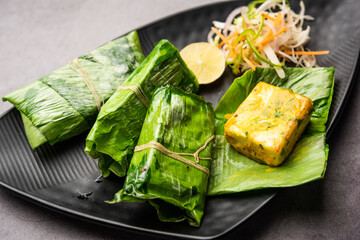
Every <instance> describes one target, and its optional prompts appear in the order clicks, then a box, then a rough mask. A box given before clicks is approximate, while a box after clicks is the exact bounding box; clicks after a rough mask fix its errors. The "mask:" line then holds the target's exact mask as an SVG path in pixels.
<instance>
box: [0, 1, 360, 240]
mask: <svg viewBox="0 0 360 240" xmlns="http://www.w3.org/2000/svg"><path fill="white" fill-rule="evenodd" d="M235 2H236V1H232V0H229V1H222V2H213V3H207V4H204V5H200V6H196V7H193V8H189V9H184V10H181V11H179V12H175V13H172V14H169V15H166V16H164V17H161V18H159V19H156V20H154V21H151V22H149V23H146V24H143V25H140V26H138V27H135V28H134V29H133V30H137V31H138V32H139V31H142V30H144V29H145V28H147V27H149V26H152V25H154V24H157V23H159V22H162V21H164V20H167V19H169V18H173V17H176V16H180V15H182V14H186V13H190V12H193V11H198V10H200V9H204V8H209V7H214V6H217V5H225V4H230V3H235ZM133 30H131V31H133ZM131 31H128V32H126V33H124V34H121V35H120V36H119V37H121V36H123V35H126V34H127V33H129V32H131ZM119 37H116V38H114V39H117V38H119ZM114 39H113V40H114ZM113 40H110V41H113ZM110 41H108V42H110ZM104 44H106V43H104ZM104 44H102V45H104ZM102 45H101V46H102ZM357 50H358V51H357V54H356V56H355V58H356V60H355V61H354V62H353V65H352V71H351V76H350V77H349V79H350V81H349V82H348V83H347V85H346V87H345V91H344V94H343V95H342V96H341V100H340V104H339V106H338V108H337V109H336V110H335V112H334V115H333V119H332V120H331V122H330V123H329V124H328V125H327V128H326V141H328V140H329V138H330V137H331V135H332V133H333V132H334V130H335V129H336V126H337V124H338V123H339V120H340V118H341V116H342V114H343V112H344V108H345V106H346V104H347V102H348V100H349V98H350V95H351V91H352V89H353V86H354V84H355V81H356V79H357V78H358V75H359V73H360V70H359V68H360V46H358V47H357ZM335 71H336V69H335ZM335 81H336V79H335ZM14 109H15V107H14V106H13V107H11V108H9V109H7V110H5V112H3V113H2V114H0V119H2V118H4V117H5V116H6V115H8V114H9V113H10V112H11V111H13V110H14ZM0 186H1V187H2V188H3V189H5V190H6V191H8V192H9V193H12V194H14V195H16V196H18V197H20V198H22V199H24V200H27V201H29V202H31V203H34V204H36V205H38V206H40V207H44V208H46V209H50V210H52V211H54V212H59V213H61V214H64V215H67V216H70V217H74V218H77V219H80V220H83V221H86V222H91V223H95V224H100V225H103V226H106V227H111V228H115V229H121V230H125V231H132V232H135V233H139V231H141V233H142V234H147V235H152V236H153V235H154V234H156V235H161V236H167V237H177V238H191V239H215V238H218V237H220V236H223V235H225V234H227V233H229V232H231V231H233V230H234V229H235V228H237V227H238V226H239V225H241V224H243V223H244V222H245V221H247V220H248V219H249V218H250V217H252V216H253V215H254V214H255V213H256V212H258V211H259V210H260V209H261V208H263V207H264V206H265V205H266V204H268V203H269V202H270V201H271V200H272V199H273V198H274V197H275V196H276V195H277V193H278V192H279V191H280V190H281V188H271V189H273V190H274V193H272V194H271V195H270V196H269V197H267V198H266V200H264V201H263V202H262V203H261V204H259V205H258V206H257V207H256V208H255V209H254V210H252V211H251V212H250V213H248V214H247V215H246V216H245V217H243V218H242V219H241V220H239V221H238V222H237V223H236V224H234V225H233V226H231V227H229V228H227V229H225V230H224V231H222V232H221V233H218V234H216V235H211V236H196V235H188V234H180V233H173V232H165V231H160V230H154V229H149V228H144V227H138V226H133V225H129V224H125V223H122V222H117V221H115V220H108V219H105V218H101V217H96V216H94V215H90V214H87V213H83V212H80V211H76V210H73V209H70V208H68V207H63V206H60V205H58V204H55V203H52V202H50V201H47V200H45V199H43V198H40V197H37V196H35V195H32V194H31V193H29V192H26V191H22V190H20V189H18V188H15V187H13V186H10V185H9V184H7V183H4V182H3V181H1V180H0ZM212 197H216V196H212Z"/></svg>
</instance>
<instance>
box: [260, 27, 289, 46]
mask: <svg viewBox="0 0 360 240" xmlns="http://www.w3.org/2000/svg"><path fill="white" fill-rule="evenodd" d="M286 30H287V28H286V27H284V28H282V29H281V30H280V31H278V32H277V33H275V34H273V35H271V36H270V37H268V39H266V40H263V41H262V42H261V46H264V45H265V44H267V43H268V42H269V41H270V40H272V39H274V38H275V37H277V36H279V35H280V34H281V33H283V32H285V31H286Z"/></svg>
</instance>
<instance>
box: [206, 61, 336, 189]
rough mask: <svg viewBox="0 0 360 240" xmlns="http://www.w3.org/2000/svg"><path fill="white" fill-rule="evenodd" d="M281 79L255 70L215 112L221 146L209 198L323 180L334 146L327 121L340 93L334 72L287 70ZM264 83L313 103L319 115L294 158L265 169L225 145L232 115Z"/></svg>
mask: <svg viewBox="0 0 360 240" xmlns="http://www.w3.org/2000/svg"><path fill="white" fill-rule="evenodd" d="M284 71H285V75H286V78H284V79H281V78H279V77H278V76H277V74H276V71H275V70H274V69H271V68H256V71H252V70H249V71H247V72H246V73H245V74H244V75H243V76H241V77H239V78H237V79H235V81H234V83H233V84H232V85H231V86H230V88H229V89H228V91H227V92H226V93H225V95H224V96H223V98H222V99H221V100H220V102H219V104H218V106H217V108H216V109H215V118H216V144H215V147H214V151H213V161H212V166H211V177H210V181H209V191H208V195H220V194H227V193H235V192H243V191H249V190H254V189H261V188H269V187H290V186H296V185H300V184H304V183H307V182H310V181H314V180H317V179H321V178H323V176H324V174H325V169H326V164H327V157H328V151H329V148H328V145H327V144H326V143H325V140H326V122H327V119H328V115H329V109H330V105H331V99H332V94H333V88H334V68H284ZM259 81H263V82H266V83H269V84H271V85H274V86H278V87H281V88H286V89H292V90H293V91H294V92H295V93H298V94H301V95H304V96H306V97H308V98H310V99H311V100H312V101H313V103H314V105H313V108H314V109H313V112H312V115H311V120H310V123H309V125H308V127H307V129H306V130H305V132H304V134H303V136H302V138H301V139H300V140H299V141H298V142H297V143H296V145H295V148H294V150H293V151H292V153H291V154H290V155H289V157H288V159H287V160H285V162H284V163H283V164H282V165H280V166H278V167H269V166H267V165H262V164H259V163H257V162H255V161H253V160H251V159H249V158H248V157H246V156H244V155H242V154H240V153H239V152H237V151H236V150H235V149H234V148H232V147H231V145H230V144H229V143H228V142H227V141H226V140H225V137H224V124H225V122H226V121H227V120H226V118H225V115H226V114H231V113H233V112H235V111H236V109H237V107H238V106H239V105H240V104H241V103H242V101H244V100H245V98H246V97H247V96H248V95H249V94H250V92H251V91H252V89H253V88H254V87H255V85H256V84H257V83H258V82H259Z"/></svg>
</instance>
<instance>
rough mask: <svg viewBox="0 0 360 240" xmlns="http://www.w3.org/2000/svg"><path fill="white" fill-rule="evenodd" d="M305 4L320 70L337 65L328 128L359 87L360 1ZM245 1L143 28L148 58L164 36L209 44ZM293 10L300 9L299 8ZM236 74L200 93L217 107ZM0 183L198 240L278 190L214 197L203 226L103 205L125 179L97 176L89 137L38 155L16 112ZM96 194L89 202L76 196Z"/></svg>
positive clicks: (0, 143)
mask: <svg viewBox="0 0 360 240" xmlns="http://www.w3.org/2000/svg"><path fill="white" fill-rule="evenodd" d="M314 2H315V1H312V2H310V1H305V5H306V7H307V11H306V13H307V14H309V15H312V16H314V17H315V18H316V21H314V22H310V23H309V25H310V26H311V27H312V31H311V41H310V42H309V44H308V47H309V48H310V49H312V50H326V49H329V50H330V52H331V53H330V54H329V55H327V56H322V57H319V58H318V60H319V64H320V65H321V66H335V69H336V70H335V79H336V83H335V92H334V97H333V104H332V107H331V111H330V116H329V117H330V119H329V124H328V128H327V131H328V133H330V132H331V131H332V130H333V129H334V126H335V123H336V121H337V120H338V119H339V116H340V113H341V110H342V109H343V107H344V104H345V101H346V97H347V96H348V93H349V90H350V89H351V86H352V83H353V82H354V80H355V78H354V76H355V74H356V69H357V66H358V63H357V61H358V56H359V46H360V42H359V40H360V27H359V23H358V22H357V21H349V20H348V16H356V15H357V10H358V9H360V1H356V0H347V1H336V0H332V1H316V2H315V3H314ZM247 3H248V1H241V2H226V3H220V4H213V5H209V6H205V7H202V8H197V9H193V10H190V11H187V12H184V13H180V14H177V15H175V16H172V17H169V18H166V19H164V20H160V21H158V22H155V23H152V24H150V25H147V26H145V27H142V28H140V29H138V30H139V36H140V40H141V43H142V46H143V49H144V53H145V54H148V53H149V52H150V51H151V49H152V47H153V44H154V42H156V41H158V40H160V39H162V38H166V39H169V40H170V41H171V42H172V43H173V44H174V45H175V46H176V47H178V48H179V49H181V48H183V47H184V46H185V45H187V44H189V43H192V42H198V41H206V36H207V33H208V31H209V28H210V26H211V22H212V20H220V21H224V20H225V18H226V16H227V15H228V14H229V13H230V12H231V10H232V9H234V8H235V7H238V6H240V5H245V4H247ZM291 5H292V6H293V7H294V9H295V10H296V11H298V6H297V5H298V4H297V3H294V2H292V3H291ZM233 79H234V76H233V75H232V74H231V72H230V71H229V70H227V71H226V73H225V74H224V76H223V77H222V79H220V80H218V81H217V82H215V83H213V84H211V85H208V86H202V87H201V90H200V94H201V95H203V96H205V98H206V99H207V100H208V101H210V102H212V103H213V105H214V106H216V104H217V103H218V101H219V100H220V98H221V97H222V96H223V94H224V93H225V91H226V90H227V88H228V87H229V85H230V84H231V83H232V81H233ZM0 132H1V134H0V160H1V161H0V184H1V185H2V186H3V187H5V188H7V189H9V190H11V191H13V192H15V193H18V194H19V195H20V196H22V197H25V198H26V199H29V200H33V201H34V202H35V203H38V204H40V205H43V206H45V207H48V208H51V209H53V210H57V211H60V212H62V213H65V214H69V215H72V216H76V217H80V218H83V219H86V220H91V221H94V222H97V223H102V224H107V225H110V226H115V227H122V228H127V229H133V230H141V231H146V232H149V233H159V234H165V235H168V236H180V237H190V238H195V239H210V238H215V237H218V236H220V235H223V234H224V233H226V232H228V231H229V230H231V229H233V228H235V227H236V226H238V225H240V224H241V223H242V222H243V221H244V220H246V219H247V218H248V217H249V216H251V215H252V214H253V213H254V212H256V211H257V210H258V209H259V208H261V207H262V206H263V205H265V204H266V202H268V201H269V200H270V199H271V198H272V197H273V196H274V195H275V194H276V191H277V190H274V189H269V190H262V191H252V192H247V193H241V194H232V195H224V196H217V197H210V198H208V200H207V204H206V209H205V215H204V219H203V222H202V225H201V227H200V228H193V227H190V226H188V225H187V224H186V223H163V222H160V221H159V220H158V219H157V216H156V213H155V210H154V208H152V207H151V206H150V205H148V204H139V203H123V204H117V205H109V204H106V203H104V201H105V200H109V199H111V198H112V197H113V194H114V192H116V191H117V190H119V189H120V188H121V187H122V181H123V180H122V179H116V178H109V179H103V181H102V182H101V183H95V182H94V180H95V179H96V178H97V177H98V175H99V173H98V170H97V163H96V161H95V160H93V159H91V158H89V157H88V156H87V155H86V154H85V153H84V152H83V149H84V139H85V137H86V135H85V134H84V135H81V136H78V137H75V138H72V139H70V140H68V141H65V142H62V143H59V144H56V145H55V146H49V145H44V146H42V147H40V148H38V149H37V151H36V152H33V151H32V150H31V148H30V146H29V145H28V143H27V140H26V136H25V133H24V129H23V126H22V122H21V118H20V115H19V113H18V112H17V111H16V110H15V109H11V110H10V111H8V112H7V113H5V114H3V115H2V117H1V119H0ZM88 192H92V195H90V196H89V198H88V199H86V200H81V199H80V198H78V196H79V193H88Z"/></svg>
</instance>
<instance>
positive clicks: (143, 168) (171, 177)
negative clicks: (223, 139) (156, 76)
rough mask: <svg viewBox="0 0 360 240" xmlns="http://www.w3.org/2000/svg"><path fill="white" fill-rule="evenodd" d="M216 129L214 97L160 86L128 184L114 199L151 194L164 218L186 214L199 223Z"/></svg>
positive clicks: (142, 197) (180, 218)
mask: <svg viewBox="0 0 360 240" xmlns="http://www.w3.org/2000/svg"><path fill="white" fill-rule="evenodd" d="M214 131H215V121H214V111H213V109H212V106H211V104H210V103H207V102H204V100H203V98H202V97H200V96H198V95H195V94H192V93H187V92H184V91H182V90H180V89H176V88H173V87H163V88H159V89H158V90H157V91H156V92H155V93H154V95H153V99H152V102H151V105H150V107H149V109H148V111H147V115H146V118H145V122H144V125H143V127H142V130H141V134H140V137H139V141H138V144H137V146H136V148H135V153H134V155H133V158H132V159H131V163H130V166H129V171H128V174H127V176H126V180H125V183H124V187H123V189H122V190H120V191H119V192H118V193H117V194H116V195H115V197H114V199H113V200H112V201H110V203H117V202H121V201H130V202H131V201H135V202H139V201H146V200H148V201H149V202H150V204H152V205H153V206H154V207H155V208H156V210H157V213H158V216H159V219H160V220H162V221H171V222H179V221H184V220H187V221H188V222H189V224H190V225H192V226H199V225H200V222H201V219H202V216H203V212H204V204H205V196H206V192H207V185H208V177H209V169H208V168H209V167H210V160H211V158H210V157H211V149H212V140H213V139H214V137H215V136H214ZM194 153H195V154H194Z"/></svg>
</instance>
